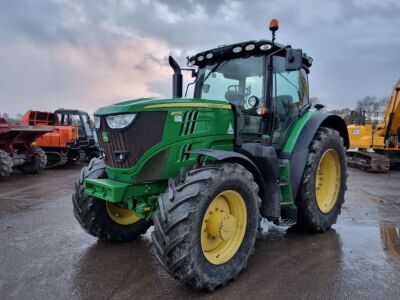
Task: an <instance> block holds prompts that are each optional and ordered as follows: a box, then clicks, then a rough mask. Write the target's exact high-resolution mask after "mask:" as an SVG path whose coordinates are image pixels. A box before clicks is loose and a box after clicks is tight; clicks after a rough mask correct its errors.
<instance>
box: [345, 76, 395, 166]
mask: <svg viewBox="0 0 400 300" xmlns="http://www.w3.org/2000/svg"><path fill="white" fill-rule="evenodd" d="M378 115H379V114H378V113H377V112H373V113H367V112H365V111H363V110H356V111H352V123H353V124H351V125H348V126H347V130H348V134H349V137H350V148H356V150H351V151H348V153H347V156H348V164H349V166H351V167H357V168H361V169H364V170H366V171H368V172H380V173H384V172H387V171H388V170H389V169H390V166H392V167H398V166H400V80H399V81H398V82H397V83H396V85H395V87H394V88H393V92H392V94H391V96H390V99H389V102H388V104H387V107H386V111H385V113H384V119H383V121H382V122H379V118H376V116H378ZM374 116H375V118H374ZM370 150H373V151H370Z"/></svg>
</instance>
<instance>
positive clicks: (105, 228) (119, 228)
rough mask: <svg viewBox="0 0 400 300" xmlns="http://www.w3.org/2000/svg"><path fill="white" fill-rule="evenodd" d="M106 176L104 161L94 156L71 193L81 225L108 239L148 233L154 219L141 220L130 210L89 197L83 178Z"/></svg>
mask: <svg viewBox="0 0 400 300" xmlns="http://www.w3.org/2000/svg"><path fill="white" fill-rule="evenodd" d="M85 178H91V179H99V178H107V174H106V171H105V165H104V161H103V160H101V159H92V160H91V161H90V163H89V165H88V166H87V167H85V168H83V169H82V171H81V174H80V176H79V178H78V179H77V180H76V182H75V193H74V194H73V195H72V203H73V212H74V215H75V218H76V219H77V220H78V222H79V224H80V225H81V227H82V228H83V229H84V230H85V231H86V232H87V233H89V234H91V235H93V236H95V237H97V238H99V239H102V240H107V241H118V242H124V241H131V240H133V239H135V238H137V237H138V236H139V235H141V234H144V233H146V231H147V229H148V228H149V227H150V226H151V225H152V222H151V221H146V220H143V219H139V218H138V217H137V216H136V215H134V214H133V213H132V212H131V211H130V210H128V209H124V208H120V207H118V206H117V205H114V204H112V203H110V202H108V201H105V200H102V199H98V198H96V197H93V196H90V195H88V194H86V193H85V191H84V179H85Z"/></svg>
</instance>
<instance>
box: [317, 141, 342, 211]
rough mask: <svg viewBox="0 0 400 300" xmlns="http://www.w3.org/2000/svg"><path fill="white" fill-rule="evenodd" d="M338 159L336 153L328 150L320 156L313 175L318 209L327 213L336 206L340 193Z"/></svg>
mask: <svg viewBox="0 0 400 300" xmlns="http://www.w3.org/2000/svg"><path fill="white" fill-rule="evenodd" d="M340 172H341V168H340V159H339V155H338V154H337V152H336V151H335V150H333V149H328V150H326V151H325V153H324V154H323V155H322V157H321V159H320V161H319V164H318V169H317V173H316V174H315V192H316V195H315V196H316V200H317V205H318V208H319V209H320V210H321V212H323V213H325V214H326V213H329V212H330V211H331V210H332V209H333V207H334V206H335V204H336V201H337V198H338V195H339V191H340V176H341V175H340Z"/></svg>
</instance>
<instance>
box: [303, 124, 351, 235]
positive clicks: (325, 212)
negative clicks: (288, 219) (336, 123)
mask: <svg viewBox="0 0 400 300" xmlns="http://www.w3.org/2000/svg"><path fill="white" fill-rule="evenodd" d="M346 181H347V169H346V149H345V147H344V143H343V139H342V138H341V136H340V134H339V132H338V131H336V130H334V129H331V128H325V127H321V128H319V129H318V131H317V133H316V134H315V136H314V138H313V140H312V142H311V144H310V146H309V154H308V157H307V163H306V167H305V170H304V174H303V179H302V184H301V187H300V191H299V195H298V197H297V199H296V205H297V209H298V210H297V225H296V226H297V227H298V228H301V229H303V230H306V231H312V232H325V231H326V230H328V229H329V228H330V227H331V226H332V225H333V224H335V223H336V220H337V218H338V216H339V214H340V212H341V208H342V204H343V202H344V194H345V191H346V189H347V186H346Z"/></svg>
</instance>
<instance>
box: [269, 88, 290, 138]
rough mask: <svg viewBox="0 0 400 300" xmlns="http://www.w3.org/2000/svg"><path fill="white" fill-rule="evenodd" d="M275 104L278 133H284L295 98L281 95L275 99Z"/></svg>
mask: <svg viewBox="0 0 400 300" xmlns="http://www.w3.org/2000/svg"><path fill="white" fill-rule="evenodd" d="M273 100H274V102H275V112H276V116H277V118H276V127H275V129H276V130H277V131H284V130H285V129H286V127H287V125H288V124H287V123H288V122H289V121H290V119H291V118H290V116H291V114H292V111H293V97H292V96H290V95H281V96H276V97H274V98H273Z"/></svg>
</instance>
